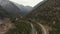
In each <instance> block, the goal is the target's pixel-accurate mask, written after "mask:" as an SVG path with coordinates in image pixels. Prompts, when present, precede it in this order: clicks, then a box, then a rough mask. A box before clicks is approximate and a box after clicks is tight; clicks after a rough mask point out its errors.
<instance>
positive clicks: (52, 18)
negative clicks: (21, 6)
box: [6, 0, 60, 34]
mask: <svg viewBox="0 0 60 34" xmlns="http://www.w3.org/2000/svg"><path fill="white" fill-rule="evenodd" d="M9 18H10V21H11V23H13V24H14V26H15V27H16V28H14V29H10V30H9V31H7V32H6V34H60V0H47V1H46V2H44V3H43V4H41V5H40V6H38V7H37V8H35V9H34V10H32V12H31V13H29V14H28V15H26V16H16V18H12V17H9Z"/></svg>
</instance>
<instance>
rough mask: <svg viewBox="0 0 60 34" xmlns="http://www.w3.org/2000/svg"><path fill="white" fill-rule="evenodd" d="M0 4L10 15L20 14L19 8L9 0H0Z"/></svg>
mask: <svg viewBox="0 0 60 34" xmlns="http://www.w3.org/2000/svg"><path fill="white" fill-rule="evenodd" d="M0 6H1V7H2V8H3V9H4V10H6V12H7V13H8V14H10V15H14V16H17V15H20V11H21V10H20V9H19V8H18V7H17V6H16V5H15V4H14V3H12V2H10V1H9V0H0Z"/></svg>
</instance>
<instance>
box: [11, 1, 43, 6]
mask: <svg viewBox="0 0 60 34" xmlns="http://www.w3.org/2000/svg"><path fill="white" fill-rule="evenodd" d="M10 1H12V2H16V3H18V4H23V5H24V6H31V7H34V6H35V5H36V4H38V3H39V2H41V1H43V0H10Z"/></svg>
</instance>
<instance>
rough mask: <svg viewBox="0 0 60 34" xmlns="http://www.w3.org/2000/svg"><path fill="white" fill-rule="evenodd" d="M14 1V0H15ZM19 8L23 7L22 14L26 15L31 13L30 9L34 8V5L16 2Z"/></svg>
mask: <svg viewBox="0 0 60 34" xmlns="http://www.w3.org/2000/svg"><path fill="white" fill-rule="evenodd" d="M13 3H14V2H13ZM14 4H15V5H16V6H17V7H18V8H19V9H21V15H26V14H28V13H30V11H31V10H32V9H33V7H30V6H24V5H20V4H17V3H14Z"/></svg>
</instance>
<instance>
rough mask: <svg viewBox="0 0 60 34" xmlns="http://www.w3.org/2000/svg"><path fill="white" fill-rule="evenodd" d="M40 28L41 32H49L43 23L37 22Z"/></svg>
mask: <svg viewBox="0 0 60 34" xmlns="http://www.w3.org/2000/svg"><path fill="white" fill-rule="evenodd" d="M37 24H38V25H39V26H40V27H41V28H42V34H49V32H48V30H47V29H46V28H45V26H44V25H42V24H40V23H37Z"/></svg>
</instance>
